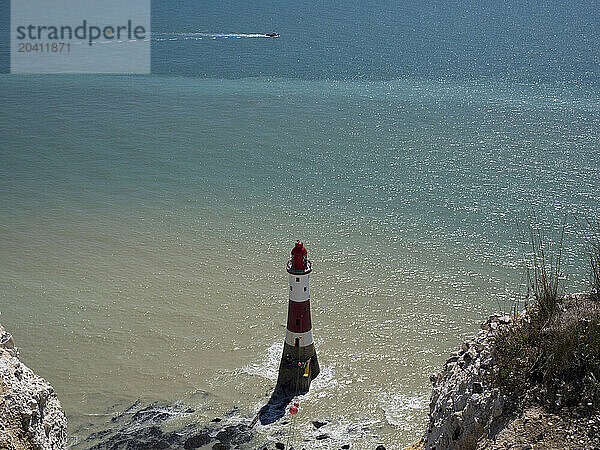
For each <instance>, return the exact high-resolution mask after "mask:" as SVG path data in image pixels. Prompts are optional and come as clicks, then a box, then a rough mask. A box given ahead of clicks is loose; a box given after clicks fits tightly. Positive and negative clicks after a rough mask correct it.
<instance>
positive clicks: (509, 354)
mask: <svg viewBox="0 0 600 450" xmlns="http://www.w3.org/2000/svg"><path fill="white" fill-rule="evenodd" d="M564 229H565V227H564V223H563V226H562V229H561V231H560V238H559V239H558V240H557V241H556V245H554V246H552V245H549V244H547V243H546V241H545V239H544V237H543V235H542V233H541V231H540V227H539V226H534V225H530V242H529V244H530V246H531V253H530V260H529V264H528V270H527V278H528V297H530V298H531V300H532V301H531V303H529V304H528V306H527V314H525V315H522V316H520V317H519V318H518V319H517V320H514V321H513V322H512V323H511V324H510V325H509V326H507V327H505V328H504V329H502V330H500V331H499V332H498V333H497V335H496V336H495V339H494V343H493V346H494V354H495V355H496V360H497V371H496V376H497V380H498V382H499V385H500V386H501V387H503V388H506V389H508V390H509V391H511V392H513V393H515V392H516V393H519V392H524V391H527V390H532V389H534V390H535V389H537V392H538V394H539V395H538V400H539V401H541V402H542V403H543V404H546V405H547V406H551V407H552V408H557V407H562V406H567V405H571V406H573V405H581V404H583V403H585V405H587V406H589V405H592V406H593V408H596V409H597V408H599V407H600V302H598V301H596V300H597V298H598V293H599V292H600V291H599V290H598V288H600V284H597V285H595V289H596V290H595V291H594V292H592V295H575V296H565V295H564V289H565V279H564V277H563V273H562V271H561V260H562V255H563V252H562V246H563V237H564ZM599 236H600V233H599ZM598 243H600V242H596V244H598ZM590 248H593V249H594V251H595V253H590V255H591V256H590V261H591V263H592V280H596V282H599V283H600V252H599V250H600V247H599V246H598V245H596V246H595V247H590ZM594 277H596V278H594ZM582 402H583V403H582Z"/></svg>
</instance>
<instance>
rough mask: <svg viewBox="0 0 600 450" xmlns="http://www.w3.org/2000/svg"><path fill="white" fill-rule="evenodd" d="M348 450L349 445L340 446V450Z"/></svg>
mask: <svg viewBox="0 0 600 450" xmlns="http://www.w3.org/2000/svg"><path fill="white" fill-rule="evenodd" d="M349 448H350V444H344V445H342V450H348V449H349Z"/></svg>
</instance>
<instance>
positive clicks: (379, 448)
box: [375, 445, 385, 450]
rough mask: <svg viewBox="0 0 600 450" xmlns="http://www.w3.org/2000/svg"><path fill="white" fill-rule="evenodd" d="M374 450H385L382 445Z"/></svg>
mask: <svg viewBox="0 0 600 450" xmlns="http://www.w3.org/2000/svg"><path fill="white" fill-rule="evenodd" d="M375 450H385V447H384V446H383V445H378V446H377V448H376V449H375Z"/></svg>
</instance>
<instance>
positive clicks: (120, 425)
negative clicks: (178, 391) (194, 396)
mask: <svg viewBox="0 0 600 450" xmlns="http://www.w3.org/2000/svg"><path fill="white" fill-rule="evenodd" d="M193 411H194V410H193V409H191V408H187V407H185V406H183V405H163V404H158V403H153V404H151V405H149V406H145V407H143V406H142V405H141V404H140V403H139V402H136V403H135V404H133V405H132V406H131V407H129V408H127V409H126V410H125V411H124V412H123V413H121V414H119V415H117V416H115V417H114V418H112V419H111V421H110V422H109V423H107V426H109V428H108V429H106V430H104V431H100V432H96V433H93V434H90V436H89V437H88V438H87V441H88V442H90V444H93V446H92V447H90V450H116V449H119V450H121V449H122V450H142V449H157V450H158V449H181V448H184V449H186V450H190V449H196V448H200V447H204V446H206V445H209V444H210V443H211V441H215V439H214V438H212V437H211V436H215V435H216V440H218V441H219V442H216V443H215V445H214V446H213V448H216V449H229V448H230V447H232V446H233V447H235V446H239V445H241V444H244V443H246V442H249V441H250V440H251V439H252V437H253V434H252V430H251V429H250V427H248V426H247V425H244V424H239V425H229V426H226V427H225V428H221V429H219V428H216V427H215V425H214V423H216V422H218V421H221V419H219V420H218V421H214V420H213V421H212V422H211V423H209V424H208V425H206V426H202V425H199V424H196V423H192V424H189V425H187V426H185V427H183V428H180V429H178V430H175V431H169V432H165V431H163V429H162V428H161V425H162V424H163V423H164V422H167V421H169V420H171V419H173V418H175V417H178V416H179V417H180V416H181V415H182V414H189V413H191V412H193ZM235 412H236V410H234V411H232V412H230V413H228V414H229V415H233V414H235ZM98 441H100V442H98Z"/></svg>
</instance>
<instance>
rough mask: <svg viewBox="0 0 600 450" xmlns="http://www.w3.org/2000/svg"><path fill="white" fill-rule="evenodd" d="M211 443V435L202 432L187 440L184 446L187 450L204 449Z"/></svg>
mask: <svg viewBox="0 0 600 450" xmlns="http://www.w3.org/2000/svg"><path fill="white" fill-rule="evenodd" d="M209 442H210V435H209V434H208V432H207V431H202V432H200V433H198V434H196V435H194V436H190V437H189V438H187V439H186V440H185V442H184V444H183V448H184V449H186V450H189V449H193V448H198V447H202V446H203V445H206V444H208V443H209Z"/></svg>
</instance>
